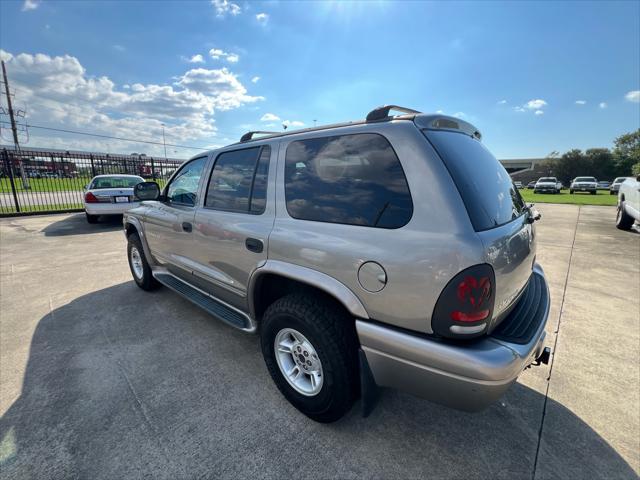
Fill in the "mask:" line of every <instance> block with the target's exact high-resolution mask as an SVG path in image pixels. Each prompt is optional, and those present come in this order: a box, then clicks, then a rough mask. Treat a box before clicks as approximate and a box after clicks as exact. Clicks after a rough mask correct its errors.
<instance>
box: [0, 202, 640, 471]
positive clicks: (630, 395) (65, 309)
mask: <svg viewBox="0 0 640 480" xmlns="http://www.w3.org/2000/svg"><path fill="white" fill-rule="evenodd" d="M539 207H540V211H541V212H542V214H543V219H542V221H541V222H540V223H539V224H538V235H539V251H538V261H539V262H540V263H541V264H542V266H543V267H544V269H545V271H546V273H547V275H548V278H549V281H550V287H551V295H552V299H553V305H552V311H551V318H550V320H549V324H548V339H547V343H548V345H550V346H551V347H552V348H553V350H554V356H553V359H552V363H551V364H550V365H549V366H546V367H537V368H532V369H529V370H527V371H525V372H524V373H523V375H522V376H521V378H520V380H519V382H518V383H517V384H516V385H515V386H514V387H512V388H511V389H510V390H509V392H508V393H507V394H506V396H505V397H504V398H503V399H502V401H501V402H499V403H497V404H495V405H493V406H492V407H490V408H489V409H488V410H486V411H484V412H482V413H478V414H469V413H462V412H457V411H454V410H450V409H447V408H444V407H440V406H438V405H434V404H431V403H428V402H425V401H422V400H420V399H416V398H413V397H411V396H409V395H406V394H403V393H399V392H395V391H385V392H383V394H382V396H381V399H380V402H379V404H378V406H377V408H376V410H375V411H374V412H373V413H372V414H371V416H370V417H369V418H366V419H363V418H362V417H361V416H360V413H359V404H358V405H356V407H355V408H354V409H353V410H352V411H351V413H350V414H349V415H348V416H347V417H346V418H344V419H343V420H341V421H340V422H338V423H335V424H331V425H320V424H317V423H314V422H312V421H310V420H308V419H307V418H306V417H304V416H302V415H301V414H299V413H298V412H297V410H295V409H294V408H293V407H292V406H290V405H289V404H288V403H287V402H286V401H285V400H284V398H283V397H282V396H281V395H280V393H279V392H278V391H277V389H276V387H275V386H274V384H273V383H272V381H271V379H270V377H269V375H268V373H267V371H266V368H265V366H264V364H263V361H262V356H261V353H260V348H259V342H258V338H257V337H255V336H250V335H246V334H244V333H241V332H239V331H235V330H233V329H231V328H229V327H227V326H225V325H224V324H222V323H220V322H218V321H216V320H215V319H214V318H211V317H209V316H207V315H206V314H205V313H203V312H202V311H200V310H199V309H197V308H196V307H194V306H193V305H192V304H190V303H189V302H188V301H186V300H183V299H182V298H180V297H178V296H177V295H176V294H174V293H172V292H171V291H169V290H167V289H161V290H159V291H156V292H153V293H146V292H143V291H142V290H140V289H138V288H137V287H136V286H135V284H134V283H133V281H132V280H131V276H130V273H129V270H128V266H127V262H126V256H125V239H124V237H123V235H122V233H121V229H120V224H119V223H118V221H114V222H110V223H101V224H99V225H88V224H86V222H85V220H84V215H83V214H71V215H55V216H41V217H24V218H12V219H2V220H0V243H1V246H0V255H1V263H0V274H1V277H0V278H1V280H0V294H1V299H0V310H1V322H0V387H1V390H0V414H1V415H2V419H1V420H0V477H2V478H7V479H9V478H19V479H25V478H90V479H99V478H109V479H111V478H141V477H153V478H167V479H178V478H238V477H243V478H252V477H268V478H311V477H313V478H465V479H469V478H479V479H480V478H482V479H486V478H508V479H514V478H515V479H519V478H526V479H529V478H534V479H546V478H625V479H626V478H629V479H631V478H637V476H638V474H639V473H640V233H639V232H638V231H637V230H636V231H633V232H622V231H620V230H617V229H616V228H615V226H614V217H615V209H614V208H613V207H586V206H583V207H578V206H574V205H551V204H547V205H540V206H539Z"/></svg>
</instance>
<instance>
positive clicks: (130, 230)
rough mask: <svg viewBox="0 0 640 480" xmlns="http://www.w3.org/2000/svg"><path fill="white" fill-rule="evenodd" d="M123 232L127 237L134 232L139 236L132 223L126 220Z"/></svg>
mask: <svg viewBox="0 0 640 480" xmlns="http://www.w3.org/2000/svg"><path fill="white" fill-rule="evenodd" d="M124 232H125V234H126V236H127V238H129V237H130V236H131V235H133V234H134V233H137V234H138V236H140V232H138V228H137V227H136V226H135V225H134V224H133V223H129V222H127V223H126V224H125V227H124Z"/></svg>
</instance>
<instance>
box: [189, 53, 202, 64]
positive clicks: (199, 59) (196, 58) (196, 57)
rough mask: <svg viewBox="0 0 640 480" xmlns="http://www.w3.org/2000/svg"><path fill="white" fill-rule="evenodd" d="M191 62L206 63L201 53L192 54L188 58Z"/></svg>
mask: <svg viewBox="0 0 640 480" xmlns="http://www.w3.org/2000/svg"><path fill="white" fill-rule="evenodd" d="M187 62H189V63H204V57H203V56H202V55H200V54H199V53H198V54H196V55H192V56H191V58H188V59H187Z"/></svg>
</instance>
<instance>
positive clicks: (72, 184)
mask: <svg viewBox="0 0 640 480" xmlns="http://www.w3.org/2000/svg"><path fill="white" fill-rule="evenodd" d="M13 182H14V184H15V186H16V191H18V192H23V191H25V189H24V188H23V186H22V179H21V178H20V177H14V178H13ZM89 182H91V177H77V178H29V187H30V188H29V190H26V191H28V192H64V191H69V192H73V191H82V190H84V186H85V185H87V184H88V183H89ZM156 182H157V183H158V185H160V188H163V187H164V185H165V184H166V183H167V181H166V180H165V179H157V180H156ZM0 193H11V182H10V181H9V178H8V177H2V178H0Z"/></svg>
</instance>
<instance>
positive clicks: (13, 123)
mask: <svg viewBox="0 0 640 480" xmlns="http://www.w3.org/2000/svg"><path fill="white" fill-rule="evenodd" d="M2 76H3V78H4V91H5V92H6V95H7V107H9V119H10V120H11V131H12V132H13V143H14V145H15V147H16V155H17V156H18V159H19V160H18V161H19V164H20V176H21V177H22V187H23V188H24V189H25V190H28V189H29V182H28V180H27V174H26V173H25V171H24V167H23V165H22V157H21V156H20V144H19V143H18V128H17V127H16V119H15V118H14V116H13V107H12V106H11V94H10V93H9V80H8V79H7V69H6V67H5V66H4V60H2Z"/></svg>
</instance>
